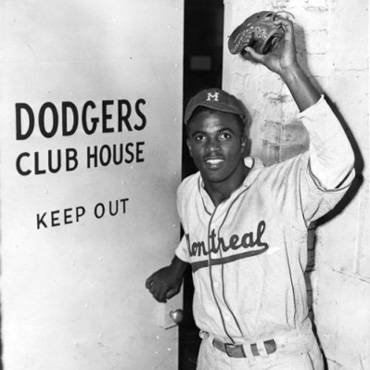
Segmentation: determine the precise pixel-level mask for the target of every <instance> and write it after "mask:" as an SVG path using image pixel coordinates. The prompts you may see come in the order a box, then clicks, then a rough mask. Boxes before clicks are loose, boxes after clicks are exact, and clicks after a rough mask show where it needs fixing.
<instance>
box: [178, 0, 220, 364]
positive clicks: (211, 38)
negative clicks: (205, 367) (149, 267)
mask: <svg viewBox="0 0 370 370" xmlns="http://www.w3.org/2000/svg"><path fill="white" fill-rule="evenodd" d="M223 18H224V8H223V1H222V0H185V20H184V21H185V29H184V92H183V93H184V107H185V106H186V103H187V102H188V100H189V99H190V97H191V96H192V95H194V94H195V93H196V92H197V91H199V90H201V89H204V88H208V87H221V81H222V50H223ZM183 143H184V144H183V162H182V176H183V178H184V177H186V176H188V175H190V174H192V173H194V172H195V171H196V168H195V166H194V164H193V162H192V160H191V158H190V156H189V154H188V151H187V149H186V145H185V134H184V140H183ZM192 300H193V282H192V276H191V270H190V269H188V271H187V272H186V274H185V279H184V320H183V322H182V323H181V325H180V328H179V329H180V330H179V370H193V369H195V368H196V359H197V355H198V350H199V344H200V339H199V335H198V329H197V327H196V326H195V323H194V319H193V314H192Z"/></svg>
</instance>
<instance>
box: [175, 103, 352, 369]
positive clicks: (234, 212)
mask: <svg viewBox="0 0 370 370" xmlns="http://www.w3.org/2000/svg"><path fill="white" fill-rule="evenodd" d="M299 118H300V119H301V121H302V123H303V124H304V125H305V127H306V128H307V130H308V132H309V134H310V149H309V151H308V152H305V153H303V154H300V155H298V156H296V157H294V158H291V159H289V160H286V161H284V162H281V163H278V164H275V165H273V166H270V167H263V166H262V164H261V163H260V162H259V161H258V160H253V161H252V162H253V163H252V164H251V170H250V172H249V174H248V176H247V177H246V179H245V181H244V182H243V184H242V185H241V186H240V187H239V188H238V189H236V190H235V191H234V192H233V193H232V194H231V196H230V197H229V198H228V199H227V200H225V201H224V202H222V203H221V204H219V205H218V206H217V207H215V206H214V204H213V202H212V201H211V199H210V197H209V195H208V194H207V192H206V191H205V189H204V186H203V181H202V178H201V175H200V173H199V172H198V173H196V174H194V175H191V176H189V177H187V178H186V179H185V180H184V181H183V182H182V183H181V185H180V186H179V189H178V213H179V216H180V219H181V222H182V225H183V228H184V232H185V235H184V238H183V239H182V241H181V243H180V245H179V246H178V248H177V250H176V255H177V257H178V258H180V259H181V260H183V261H186V262H189V263H190V264H191V266H192V272H193V281H194V288H195V291H194V301H193V311H194V318H195V321H196V324H197V326H198V327H199V328H200V330H201V333H203V334H202V335H203V337H204V340H203V341H202V345H201V349H200V354H199V357H198V369H201V370H205V369H207V370H217V369H229V368H230V369H248V368H253V369H254V368H256V369H265V368H266V369H267V368H269V369H270V368H271V369H284V370H287V369H290V368H292V369H295V370H299V369H320V368H321V366H322V364H321V358H320V352H319V350H318V347H317V344H316V341H315V339H314V338H313V335H312V329H311V323H310V320H309V318H308V307H307V297H306V285H305V279H304V271H305V267H306V263H307V227H308V225H309V224H310V222H311V221H313V220H315V219H317V218H318V217H320V216H322V215H324V214H325V213H327V212H328V211H329V210H331V209H332V208H333V207H334V206H335V205H336V203H337V202H338V201H339V200H340V199H341V198H342V197H343V195H344V193H345V192H346V190H347V189H348V186H349V185H350V183H351V181H352V179H353V178H354V170H353V162H354V157H353V151H352V149H351V146H350V144H349V142H348V139H347V137H346V135H345V133H344V131H343V129H342V127H341V125H340V124H339V122H338V120H337V117H336V116H335V115H334V113H333V112H332V111H331V109H330V108H329V106H328V105H327V103H326V101H325V99H324V97H321V99H320V100H319V101H318V102H317V103H316V104H315V105H313V106H311V107H309V108H308V109H306V110H305V111H303V112H301V113H299ZM346 175H347V177H346ZM343 179H345V180H344V182H343ZM341 181H342V183H341ZM340 183H341V184H340ZM338 184H340V186H339V187H337V186H338ZM213 339H217V340H219V341H221V342H225V343H240V344H243V348H244V352H245V353H246V358H231V357H229V356H228V355H227V354H226V353H224V352H222V351H220V350H219V349H217V348H215V347H214V346H213V345H212V343H213ZM269 339H274V340H275V342H276V346H277V350H276V351H275V352H274V353H271V354H269V355H267V354H266V350H265V348H264V344H263V341H265V340H269ZM251 345H252V346H251ZM256 348H257V350H256ZM290 366H291V367H290Z"/></svg>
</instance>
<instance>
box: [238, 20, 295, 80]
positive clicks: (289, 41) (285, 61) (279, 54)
mask: <svg viewBox="0 0 370 370" xmlns="http://www.w3.org/2000/svg"><path fill="white" fill-rule="evenodd" d="M274 23H275V25H277V26H280V27H282V28H283V30H284V37H283V38H282V39H281V40H280V41H279V44H278V45H277V46H276V47H275V48H274V49H273V50H272V51H270V52H269V53H267V54H259V53H257V52H256V51H255V50H254V49H252V48H251V47H246V48H245V49H244V50H243V52H242V53H241V55H242V57H243V58H244V59H246V60H249V61H251V62H255V63H261V64H263V65H264V66H266V67H267V68H268V69H269V70H270V71H272V72H275V73H278V74H279V75H283V74H284V73H285V72H287V71H288V70H289V69H290V68H293V67H296V66H297V65H298V63H297V56H296V54H297V52H296V48H295V44H294V40H295V38H294V29H293V24H292V22H291V21H290V20H288V19H285V18H282V17H279V18H277V19H276V20H275V21H274Z"/></svg>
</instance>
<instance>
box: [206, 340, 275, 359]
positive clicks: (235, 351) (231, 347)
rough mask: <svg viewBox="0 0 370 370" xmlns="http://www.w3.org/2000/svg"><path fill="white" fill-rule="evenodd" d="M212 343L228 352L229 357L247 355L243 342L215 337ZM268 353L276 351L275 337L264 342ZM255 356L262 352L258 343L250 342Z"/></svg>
mask: <svg viewBox="0 0 370 370" xmlns="http://www.w3.org/2000/svg"><path fill="white" fill-rule="evenodd" d="M212 344H213V346H214V347H215V348H217V349H218V350H220V351H222V352H224V353H226V354H227V355H228V356H229V357H237V358H240V357H247V355H246V354H245V351H244V346H243V344H233V343H224V342H221V341H219V340H218V339H213V341H212ZM263 345H264V347H265V350H266V353H267V354H270V353H274V352H275V351H276V342H275V340H274V339H269V340H265V341H264V342H263ZM249 346H250V348H251V352H252V354H253V356H259V355H260V352H259V350H258V347H257V343H252V344H249Z"/></svg>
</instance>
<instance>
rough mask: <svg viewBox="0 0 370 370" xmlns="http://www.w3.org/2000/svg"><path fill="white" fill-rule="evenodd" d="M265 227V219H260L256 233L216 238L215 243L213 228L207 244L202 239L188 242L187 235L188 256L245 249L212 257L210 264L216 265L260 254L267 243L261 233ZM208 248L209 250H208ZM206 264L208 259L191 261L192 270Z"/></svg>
mask: <svg viewBox="0 0 370 370" xmlns="http://www.w3.org/2000/svg"><path fill="white" fill-rule="evenodd" d="M265 229H266V223H265V221H263V220H262V221H260V222H259V223H258V225H257V230H256V233H254V232H253V231H250V232H246V233H244V234H243V235H241V236H239V235H238V234H233V235H231V236H230V238H229V240H228V241H225V239H224V238H223V237H218V238H217V243H216V231H215V230H214V229H213V230H212V231H211V234H210V236H209V246H208V245H207V243H206V242H204V241H198V242H193V243H191V244H190V241H189V236H188V235H187V236H186V237H187V239H188V250H189V255H190V257H201V256H208V255H209V253H211V255H212V254H216V255H218V254H219V252H220V250H221V251H222V252H227V251H229V250H243V249H244V250H245V249H247V251H244V252H243V251H241V253H238V254H233V255H227V256H224V257H222V258H218V259H217V258H216V259H214V258H212V265H217V264H221V263H227V262H232V261H235V260H238V259H241V258H246V257H251V256H255V255H257V254H261V253H263V252H265V251H266V250H267V249H268V248H269V245H268V243H266V242H264V241H262V236H263V233H264V232H265ZM208 248H209V251H208ZM206 266H208V259H207V260H205V261H197V262H193V263H192V269H193V272H194V271H195V270H198V269H199V268H201V267H206Z"/></svg>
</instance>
